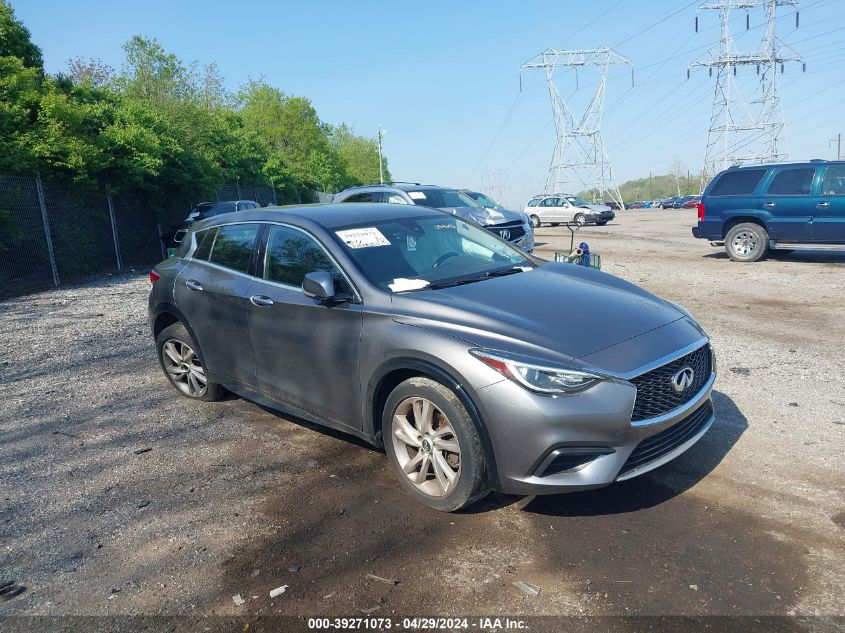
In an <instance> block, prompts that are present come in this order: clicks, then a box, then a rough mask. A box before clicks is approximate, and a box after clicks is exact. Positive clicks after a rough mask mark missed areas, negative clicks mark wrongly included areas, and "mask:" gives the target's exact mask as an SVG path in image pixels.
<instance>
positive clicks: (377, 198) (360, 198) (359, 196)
mask: <svg viewBox="0 0 845 633" xmlns="http://www.w3.org/2000/svg"><path fill="white" fill-rule="evenodd" d="M381 200H382V194H381V192H379V191H368V192H366V193H356V194H355V195H353V196H349V197H348V198H347V199H346V200H344V202H381Z"/></svg>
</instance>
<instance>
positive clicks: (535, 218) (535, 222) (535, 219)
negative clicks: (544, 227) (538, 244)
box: [529, 215, 540, 229]
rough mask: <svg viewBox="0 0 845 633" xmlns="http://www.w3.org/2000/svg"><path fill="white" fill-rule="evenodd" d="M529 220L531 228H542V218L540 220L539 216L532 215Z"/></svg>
mask: <svg viewBox="0 0 845 633" xmlns="http://www.w3.org/2000/svg"><path fill="white" fill-rule="evenodd" d="M529 220H530V221H531V226H532V227H534V228H535V229H539V228H540V218H539V217H538V216H536V215H532V216H531V217H530V218H529Z"/></svg>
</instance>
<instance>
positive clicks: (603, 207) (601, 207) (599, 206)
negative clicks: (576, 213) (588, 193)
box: [581, 204, 611, 213]
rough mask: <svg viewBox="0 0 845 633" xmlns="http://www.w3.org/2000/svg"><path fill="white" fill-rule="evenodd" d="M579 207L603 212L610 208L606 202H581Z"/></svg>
mask: <svg viewBox="0 0 845 633" xmlns="http://www.w3.org/2000/svg"><path fill="white" fill-rule="evenodd" d="M581 208H582V209H589V210H590V211H595V212H596V213H604V212H606V211H610V210H611V208H610V207H609V206H607V205H606V204H582V205H581Z"/></svg>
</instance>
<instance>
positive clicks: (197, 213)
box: [161, 200, 261, 248]
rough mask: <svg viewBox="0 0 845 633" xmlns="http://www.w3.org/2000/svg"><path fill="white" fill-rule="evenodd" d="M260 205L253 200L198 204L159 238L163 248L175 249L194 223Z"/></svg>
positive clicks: (257, 207) (255, 207)
mask: <svg viewBox="0 0 845 633" xmlns="http://www.w3.org/2000/svg"><path fill="white" fill-rule="evenodd" d="M260 207H261V205H260V204H258V203H257V202H255V201H254V200H223V201H219V202H200V203H199V204H198V205H197V206H195V207H194V208H193V209H192V210H191V212H190V213H189V214H188V217H186V218H185V219H184V220H183V221H182V222H178V223H177V224H173V225H171V226H170V229H169V230H167V231H166V232H165V233H163V234H162V236H161V241H162V242H163V243H164V246H165V248H176V247H177V246H179V243H180V242H181V241H182V238H183V237H184V236H185V233H187V231H188V229H189V228H190V227H191V225H192V224H194V222H199V221H200V220H205V219H206V218H213V217H214V216H216V215H222V214H223V213H234V212H235V211H246V210H247V209H259V208H260Z"/></svg>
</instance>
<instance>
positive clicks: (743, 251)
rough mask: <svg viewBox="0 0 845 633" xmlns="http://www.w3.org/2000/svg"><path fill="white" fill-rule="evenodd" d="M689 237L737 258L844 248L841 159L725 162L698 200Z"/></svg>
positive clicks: (844, 179) (749, 259) (844, 164)
mask: <svg viewBox="0 0 845 633" xmlns="http://www.w3.org/2000/svg"><path fill="white" fill-rule="evenodd" d="M692 234H693V235H694V236H695V237H698V238H701V239H705V240H710V241H711V242H717V243H722V242H724V245H725V251H727V253H728V255H729V256H730V258H731V259H732V260H734V261H738V262H755V261H757V260H758V259H760V258H761V257H763V256H764V255H765V254H766V252H767V251H768V250H769V249H773V250H792V249H795V248H804V249H812V250H845V161H842V162H839V161H824V160H812V161H809V162H802V163H785V164H772V165H748V166H741V167H731V168H730V169H728V170H726V171H723V172H721V173H720V174H718V175H717V176H716V177H715V178H714V179H713V180H712V181H711V182H710V184H709V185H707V188H706V189H705V190H704V194H703V195H702V197H701V202H700V203H699V204H698V226H695V227H693V229H692Z"/></svg>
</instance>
